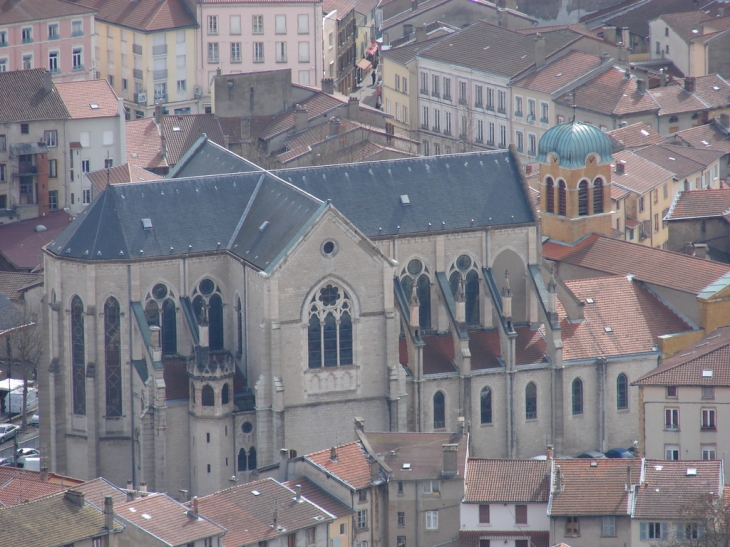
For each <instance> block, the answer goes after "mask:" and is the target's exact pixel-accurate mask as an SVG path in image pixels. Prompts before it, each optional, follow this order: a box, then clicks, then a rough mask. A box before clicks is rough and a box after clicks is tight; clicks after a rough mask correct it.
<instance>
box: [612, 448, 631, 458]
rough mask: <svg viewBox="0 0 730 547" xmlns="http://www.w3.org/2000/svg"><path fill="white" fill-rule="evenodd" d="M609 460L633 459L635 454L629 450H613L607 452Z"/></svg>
mask: <svg viewBox="0 0 730 547" xmlns="http://www.w3.org/2000/svg"><path fill="white" fill-rule="evenodd" d="M606 457H607V458H633V457H634V453H633V452H632V451H631V450H629V449H628V448H612V449H611V450H609V451H608V452H606Z"/></svg>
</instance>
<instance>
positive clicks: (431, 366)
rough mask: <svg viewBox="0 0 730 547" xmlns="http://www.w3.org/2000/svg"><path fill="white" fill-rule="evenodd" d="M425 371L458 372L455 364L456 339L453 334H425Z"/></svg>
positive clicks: (437, 372)
mask: <svg viewBox="0 0 730 547" xmlns="http://www.w3.org/2000/svg"><path fill="white" fill-rule="evenodd" d="M422 340H423V342H424V343H425V344H426V345H425V347H424V348H423V373H424V374H441V373H444V372H456V366H455V365H454V340H453V338H452V337H451V334H444V335H441V336H437V335H434V336H423V337H422Z"/></svg>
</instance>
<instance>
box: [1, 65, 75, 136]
mask: <svg viewBox="0 0 730 547" xmlns="http://www.w3.org/2000/svg"><path fill="white" fill-rule="evenodd" d="M45 75H48V77H50V74H49V73H48V71H47V70H44V69H42V68H34V69H30V70H15V71H12V72H0V97H2V100H1V101H0V123H8V122H21V121H23V122H24V121H32V120H59V119H68V118H69V117H70V115H69V113H68V110H67V109H66V105H64V104H63V100H62V99H61V96H60V95H59V93H58V91H56V88H55V86H53V85H52V87H51V90H50V91H45V89H44V87H43V85H44V78H45V77H46V76H45ZM8 144H10V143H8Z"/></svg>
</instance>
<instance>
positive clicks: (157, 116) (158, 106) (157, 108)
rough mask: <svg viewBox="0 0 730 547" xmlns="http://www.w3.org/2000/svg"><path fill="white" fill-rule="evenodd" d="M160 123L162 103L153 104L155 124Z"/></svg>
mask: <svg viewBox="0 0 730 547" xmlns="http://www.w3.org/2000/svg"><path fill="white" fill-rule="evenodd" d="M161 122H162V103H161V102H156V103H155V123H158V124H159V123H161Z"/></svg>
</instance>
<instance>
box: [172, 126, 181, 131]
mask: <svg viewBox="0 0 730 547" xmlns="http://www.w3.org/2000/svg"><path fill="white" fill-rule="evenodd" d="M172 130H173V131H180V128H179V127H178V126H174V127H173V128H172Z"/></svg>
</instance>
